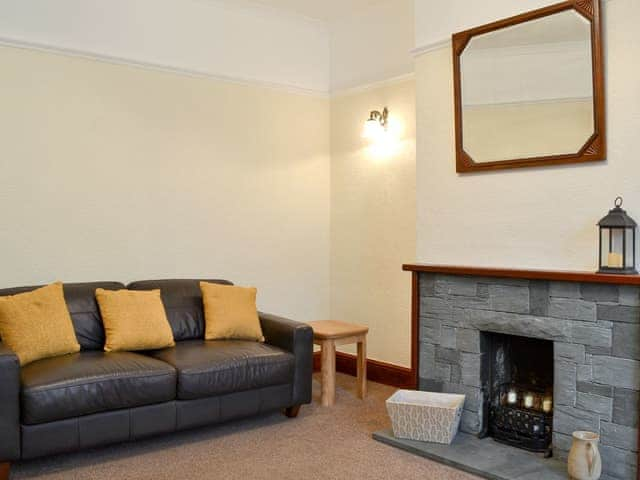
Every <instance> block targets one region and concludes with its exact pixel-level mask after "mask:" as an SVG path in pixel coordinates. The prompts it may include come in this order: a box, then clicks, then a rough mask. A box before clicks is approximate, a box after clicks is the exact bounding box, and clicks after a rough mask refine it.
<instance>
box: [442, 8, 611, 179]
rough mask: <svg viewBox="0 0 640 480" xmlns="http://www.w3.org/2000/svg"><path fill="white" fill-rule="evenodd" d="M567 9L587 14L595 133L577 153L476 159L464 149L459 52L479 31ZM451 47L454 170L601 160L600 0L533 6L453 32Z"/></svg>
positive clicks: (603, 140) (603, 145)
mask: <svg viewBox="0 0 640 480" xmlns="http://www.w3.org/2000/svg"><path fill="white" fill-rule="evenodd" d="M566 10H574V11H575V12H577V13H578V14H580V15H582V16H583V17H584V18H586V19H587V20H588V21H589V22H590V24H591V53H592V74H593V114H594V133H593V135H592V136H591V137H590V138H589V139H588V140H587V142H586V143H585V144H584V145H583V146H582V148H581V149H580V150H579V151H578V152H577V153H572V154H563V155H549V156H544V157H531V158H520V159H513V160H497V161H491V162H482V163H476V162H474V161H473V159H472V158H471V156H470V155H469V154H468V153H467V152H465V150H464V146H463V131H462V130H463V129H462V74H461V60H460V59H461V56H462V53H463V52H464V49H465V48H466V47H467V45H468V44H469V41H470V40H471V39H472V38H473V37H475V36H478V35H482V34H485V33H489V32H493V31H496V30H500V29H502V28H505V27H511V26H514V25H518V24H521V23H525V22H528V21H530V20H536V19H539V18H543V17H547V16H549V15H553V14H555V13H560V12H563V11H566ZM452 46H453V48H452V50H453V84H454V98H455V131H456V171H457V172H458V173H464V172H480V171H485V170H500V169H506V168H522V167H538V166H548V165H561V164H567V163H581V162H593V161H598V160H604V159H605V158H606V136H605V101H604V67H603V59H602V25H601V21H600V0H568V1H565V2H562V3H558V4H555V5H551V6H549V7H545V8H541V9H539V10H533V11H531V12H528V13H523V14H521V15H516V16H515V17H510V18H507V19H504V20H499V21H497V22H493V23H489V24H487V25H483V26H481V27H476V28H472V29H470V30H466V31H464V32H459V33H455V34H453V36H452Z"/></svg>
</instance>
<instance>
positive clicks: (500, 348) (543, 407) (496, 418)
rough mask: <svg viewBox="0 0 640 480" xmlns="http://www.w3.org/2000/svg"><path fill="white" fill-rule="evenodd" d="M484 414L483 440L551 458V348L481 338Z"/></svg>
mask: <svg viewBox="0 0 640 480" xmlns="http://www.w3.org/2000/svg"><path fill="white" fill-rule="evenodd" d="M482 335H483V336H484V339H483V340H484V341H483V342H482V344H483V345H484V348H485V349H486V352H485V353H486V355H484V356H483V358H484V360H483V361H482V365H481V374H482V377H483V384H484V392H485V393H484V395H485V401H484V406H485V411H484V415H483V428H482V431H481V434H480V436H481V437H484V436H492V437H493V438H494V439H495V440H496V441H498V442H501V443H506V444H508V445H512V446H514V447H518V448H522V449H525V450H529V451H532V452H541V453H544V454H545V456H551V440H552V432H553V342H551V341H549V340H540V339H536V338H527V337H519V336H515V335H505V334H498V333H489V332H486V333H483V334H482Z"/></svg>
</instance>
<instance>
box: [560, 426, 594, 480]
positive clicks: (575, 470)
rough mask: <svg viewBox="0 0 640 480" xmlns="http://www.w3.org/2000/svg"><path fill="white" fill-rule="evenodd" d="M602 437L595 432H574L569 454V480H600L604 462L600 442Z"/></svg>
mask: <svg viewBox="0 0 640 480" xmlns="http://www.w3.org/2000/svg"><path fill="white" fill-rule="evenodd" d="M599 441H600V435H598V434H597V433H593V432H573V444H572V445H571V451H570V452H569V462H568V469H569V478H570V479H571V480H598V479H599V478H600V475H601V474H602V461H601V459H600V451H599V450H598V442H599Z"/></svg>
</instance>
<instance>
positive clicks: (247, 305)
mask: <svg viewBox="0 0 640 480" xmlns="http://www.w3.org/2000/svg"><path fill="white" fill-rule="evenodd" d="M200 290H202V301H203V303H204V321H205V333H204V338H205V339H206V340H222V339H232V338H233V339H238V340H257V341H260V342H262V341H264V337H263V336H262V327H260V319H259V318H258V309H257V308H256V294H257V290H256V289H255V288H245V287H236V286H233V285H219V284H217V283H207V282H200Z"/></svg>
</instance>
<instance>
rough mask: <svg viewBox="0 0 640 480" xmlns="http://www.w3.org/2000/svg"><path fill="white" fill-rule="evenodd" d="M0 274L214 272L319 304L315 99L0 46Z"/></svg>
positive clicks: (26, 277) (322, 256)
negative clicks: (0, 151)
mask: <svg viewBox="0 0 640 480" xmlns="http://www.w3.org/2000/svg"><path fill="white" fill-rule="evenodd" d="M0 65H2V89H0V105H2V108H1V109H0V144H1V145H2V156H0V171H1V172H2V177H1V179H0V185H1V188H0V217H2V219H3V220H2V222H1V223H0V245H2V249H1V251H0V263H1V264H2V269H0V285H2V286H11V285H22V284H34V283H41V282H49V281H53V280H56V279H60V280H64V281H85V280H121V281H128V280H133V279H141V278H170V277H205V276H206V277H211V276H219V277H222V278H229V279H231V280H233V281H236V282H237V283H240V284H253V285H256V286H257V287H258V288H259V306H260V307H261V308H263V309H265V310H267V311H273V312H277V313H280V314H284V315H290V316H292V317H293V318H296V319H298V320H309V319H312V318H323V317H326V316H327V315H328V313H329V308H328V305H329V291H328V288H329V287H328V284H329V266H328V265H329V174H330V172H329V167H330V165H329V101H328V99H326V98H324V97H318V96H310V95H298V94H290V93H286V92H283V91H279V90H273V89H265V88H260V87H255V86H254V87H250V86H242V85H237V84H233V83H229V82H220V81H214V80H211V79H202V78H192V77H188V76H181V75H175V74H170V73H160V72H155V71H148V70H144V69H139V68H134V67H128V66H119V65H112V64H108V63H103V62H96V61H91V60H86V59H81V58H72V57H66V56H60V55H54V54H49V53H42V52H35V51H29V50H24V49H16V48H7V47H0Z"/></svg>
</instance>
